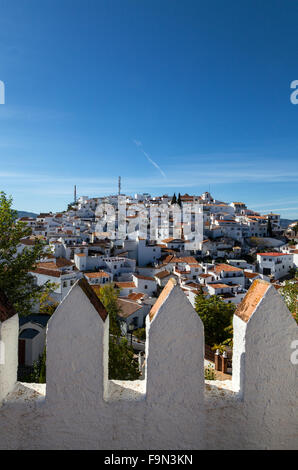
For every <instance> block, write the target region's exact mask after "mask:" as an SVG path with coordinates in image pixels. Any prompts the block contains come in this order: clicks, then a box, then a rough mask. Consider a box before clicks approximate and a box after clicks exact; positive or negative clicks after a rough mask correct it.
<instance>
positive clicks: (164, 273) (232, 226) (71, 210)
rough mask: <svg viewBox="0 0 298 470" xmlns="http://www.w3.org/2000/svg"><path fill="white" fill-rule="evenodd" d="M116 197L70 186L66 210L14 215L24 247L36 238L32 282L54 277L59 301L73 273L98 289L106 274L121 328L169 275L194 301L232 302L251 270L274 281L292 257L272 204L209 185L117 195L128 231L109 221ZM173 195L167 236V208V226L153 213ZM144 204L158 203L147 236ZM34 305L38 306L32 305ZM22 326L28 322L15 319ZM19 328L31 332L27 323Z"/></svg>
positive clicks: (296, 258) (293, 241)
mask: <svg viewBox="0 0 298 470" xmlns="http://www.w3.org/2000/svg"><path fill="white" fill-rule="evenodd" d="M119 197H120V196H119V195H113V196H107V197H101V198H89V197H87V196H80V197H79V198H78V199H77V198H76V195H75V196H74V199H75V201H74V202H72V203H71V204H69V205H68V208H67V210H66V211H64V212H60V213H51V212H50V213H41V214H39V215H38V216H37V217H36V218H30V217H22V218H20V220H21V221H23V222H25V223H26V224H27V225H29V226H30V227H31V229H32V235H31V236H29V237H28V238H25V239H23V240H22V241H21V244H20V245H19V247H18V250H19V252H20V253H21V252H22V250H23V249H24V248H29V249H30V247H31V246H34V243H35V239H36V238H42V239H44V241H45V249H44V257H43V258H42V259H40V260H39V262H38V264H37V267H36V268H35V269H34V270H33V271H32V272H31V274H32V275H33V276H34V277H35V278H36V282H37V284H38V285H43V284H45V283H46V282H47V281H50V282H53V283H55V285H56V289H55V291H54V292H52V293H51V297H50V298H51V301H52V302H53V303H56V304H58V303H60V302H61V301H62V300H63V299H64V298H65V297H66V295H67V294H68V292H69V291H70V289H71V288H72V286H73V285H74V284H75V282H76V281H77V280H78V279H81V278H85V279H86V280H87V282H88V283H89V285H90V286H91V287H92V288H93V290H94V292H95V293H96V294H98V292H99V289H100V288H101V287H102V286H104V285H106V284H109V283H113V285H114V286H115V287H116V288H118V289H119V298H118V302H119V306H120V310H121V313H120V314H119V315H120V318H119V321H120V324H121V330H122V332H123V334H127V333H128V332H130V333H132V332H133V330H135V329H138V328H142V327H144V324H145V318H146V316H147V315H148V313H149V311H150V309H151V308H152V306H153V305H154V303H155V301H156V299H157V297H158V295H159V294H160V293H161V291H162V289H163V288H164V286H165V285H166V284H167V282H168V281H169V279H170V278H171V277H173V278H174V279H175V280H176V282H177V284H178V285H179V286H180V287H181V288H182V290H183V291H184V293H185V295H186V297H187V298H188V299H189V301H190V302H191V304H192V305H193V306H194V305H195V298H196V296H197V294H198V293H200V294H203V295H204V296H205V297H206V298H210V297H211V296H213V295H216V296H218V297H219V298H220V299H221V300H223V301H224V302H225V303H228V304H230V303H231V304H234V305H236V306H237V305H238V304H239V303H240V302H241V301H242V300H243V298H244V297H245V295H246V293H247V290H248V289H249V287H250V285H251V284H252V282H253V281H254V280H256V279H261V280H265V281H268V282H270V283H273V284H274V285H275V287H276V288H277V289H280V288H282V286H283V284H284V281H285V280H286V279H290V278H291V277H293V273H294V272H295V269H296V268H297V266H298V249H297V248H298V245H297V242H298V239H297V229H296V226H295V224H293V226H292V227H291V226H290V227H288V229H286V230H284V229H282V228H281V226H280V216H279V215H278V214H273V213H269V214H266V215H260V214H259V213H257V212H255V211H253V210H250V209H249V208H247V206H246V204H245V203H243V202H231V203H227V202H223V201H219V200H216V199H215V198H214V197H213V196H212V195H211V194H210V193H209V192H205V193H203V194H202V195H200V196H194V195H188V194H184V195H180V194H179V196H178V197H176V195H174V196H168V195H163V196H161V197H151V196H150V195H149V194H135V195H134V197H131V196H126V195H121V200H122V202H124V203H125V216H124V219H125V226H126V232H125V233H124V235H123V233H122V234H121V235H122V236H121V237H120V236H119V234H118V236H117V233H116V232H115V233H114V234H113V235H112V234H111V231H109V228H110V225H109V222H110V221H111V218H112V217H113V216H112V215H111V212H110V211H109V210H108V209H109V208H110V209H111V208H115V212H116V215H117V213H118V212H119V207H118V199H119ZM195 204H196V205H199V207H200V209H201V213H202V217H201V222H202V223H201V228H202V233H201V237H193V232H190V235H189V233H188V231H187V230H186V228H187V225H188V226H192V225H193V218H191V219H187V218H186V217H185V216H184V214H185V213H186V209H187V207H191V206H192V205H195ZM174 205H175V206H176V207H178V208H179V207H180V208H181V212H182V213H183V216H182V217H181V222H180V225H179V230H180V232H179V233H180V234H181V236H180V237H179V238H176V237H175V236H173V235H175V229H177V222H176V221H175V219H174V218H173V215H172V213H171V212H170V216H169V219H168V227H166V231H165V224H164V225H163V224H162V223H161V219H162V213H163V211H165V210H166V208H169V210H171V209H172V208H173V206H174ZM98 207H101V210H98ZM152 207H159V208H160V213H159V214H158V220H159V225H158V227H157V229H156V230H155V232H154V239H150V235H152V233H153V232H152V230H151V231H150V230H149V225H148V232H147V234H146V233H145V236H144V230H143V231H142V233H141V222H140V214H141V212H142V210H143V209H148V208H150V209H151V208H152ZM102 208H103V210H102ZM190 220H191V221H190ZM99 224H100V230H101V231H100V232H99V231H98V227H99ZM118 226H119V222H118ZM116 227H117V222H116ZM128 227H129V228H130V229H129V230H128ZM165 233H166V234H167V237H166V238H165ZM176 233H177V230H176ZM146 235H147V236H146ZM195 235H196V234H195ZM32 313H33V314H35V316H36V314H38V313H39V312H38V308H37V310H36V311H35V312H32ZM23 321H25V320H23ZM27 322H28V320H27ZM39 323H42V322H40V321H39ZM39 326H40V327H41V328H44V327H45V325H39ZM26 328H27V329H28V324H27V325H26V324H24V325H23V328H22V329H23V330H25V329H26ZM20 338H21V339H23V340H24V341H27V342H30V343H31V342H32V338H31V337H28V338H27V337H26V334H25V331H24V333H23V336H20ZM42 347H43V343H42V342H41V343H40V346H39V347H36V348H35V349H34V351H32V353H31V354H29V355H28V354H27V359H26V360H25V359H24V358H23V361H26V363H27V364H28V365H30V364H31V365H32V363H33V361H34V360H36V359H37V358H38V356H39V354H41V352H42Z"/></svg>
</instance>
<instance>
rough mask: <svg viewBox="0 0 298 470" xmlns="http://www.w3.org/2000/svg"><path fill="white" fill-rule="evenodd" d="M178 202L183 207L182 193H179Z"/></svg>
mask: <svg viewBox="0 0 298 470" xmlns="http://www.w3.org/2000/svg"><path fill="white" fill-rule="evenodd" d="M177 204H178V205H179V206H180V207H182V201H181V194H180V193H179V194H178V199H177Z"/></svg>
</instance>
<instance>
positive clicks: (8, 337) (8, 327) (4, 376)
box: [0, 315, 19, 403]
mask: <svg viewBox="0 0 298 470" xmlns="http://www.w3.org/2000/svg"><path fill="white" fill-rule="evenodd" d="M18 338H19V317H18V315H13V316H12V317H11V318H9V319H8V320H6V321H4V322H3V323H1V322H0V341H1V357H0V403H1V401H2V400H3V399H4V398H5V397H6V395H7V394H8V393H9V392H11V390H13V388H14V386H15V383H16V380H17V371H18Z"/></svg>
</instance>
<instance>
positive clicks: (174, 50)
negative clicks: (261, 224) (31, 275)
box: [0, 0, 298, 218]
mask: <svg viewBox="0 0 298 470" xmlns="http://www.w3.org/2000/svg"><path fill="white" fill-rule="evenodd" d="M297 18H298V3H297V2H293V0H271V1H270V2H260V1H256V0H250V1H244V0H243V1H239V0H238V1H234V0H233V1H231V0H226V1H223V0H208V1H205V0H204V1H201V0H194V1H192V0H183V1H182V0H179V1H177V0H89V1H86V2H82V1H78V0H42V1H36V0H26V1H24V0H18V1H16V0H0V80H2V81H3V82H4V83H5V92H6V102H5V104H4V105H0V163H1V166H0V189H2V190H5V191H6V192H7V193H8V194H11V195H12V196H13V198H14V206H15V207H16V208H18V209H20V210H28V211H34V212H39V211H48V210H53V211H56V210H63V209H65V208H66V205H67V203H68V202H70V201H71V200H72V195H73V185H74V184H77V188H78V194H79V195H80V194H81V195H90V196H96V195H103V194H107V193H108V194H111V193H115V192H116V191H117V180H118V175H121V176H122V187H123V191H124V192H126V193H128V194H133V193H134V192H141V191H142V192H151V194H154V195H157V194H161V193H162V194H164V193H168V194H172V193H173V192H174V191H175V192H176V193H178V192H179V191H180V192H181V193H184V192H188V193H189V194H200V193H202V192H203V191H206V190H209V188H210V189H211V192H212V194H213V195H214V196H215V197H216V198H218V199H221V200H226V201H235V200H236V201H239V200H240V201H243V202H246V203H247V204H248V205H249V207H251V208H253V209H255V210H258V211H260V212H268V211H270V210H272V211H274V212H280V213H281V214H282V216H283V217H287V218H298V197H297V194H298V191H297V187H298V158H297V155H298V105H297V106H295V105H293V104H292V103H291V102H290V94H291V89H290V83H291V82H292V81H293V80H297V79H298V20H297Z"/></svg>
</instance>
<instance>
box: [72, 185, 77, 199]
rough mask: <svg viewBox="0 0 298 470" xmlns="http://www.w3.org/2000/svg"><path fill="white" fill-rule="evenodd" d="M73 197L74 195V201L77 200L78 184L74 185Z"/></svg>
mask: <svg viewBox="0 0 298 470" xmlns="http://www.w3.org/2000/svg"><path fill="white" fill-rule="evenodd" d="M73 197H74V202H77V187H76V185H75V186H74V192H73Z"/></svg>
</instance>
